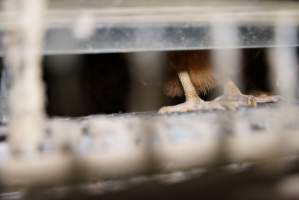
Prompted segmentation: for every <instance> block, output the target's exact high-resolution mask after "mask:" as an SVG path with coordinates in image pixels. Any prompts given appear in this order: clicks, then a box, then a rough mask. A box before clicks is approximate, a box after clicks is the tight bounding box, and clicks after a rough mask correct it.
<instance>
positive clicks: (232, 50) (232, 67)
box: [211, 15, 241, 162]
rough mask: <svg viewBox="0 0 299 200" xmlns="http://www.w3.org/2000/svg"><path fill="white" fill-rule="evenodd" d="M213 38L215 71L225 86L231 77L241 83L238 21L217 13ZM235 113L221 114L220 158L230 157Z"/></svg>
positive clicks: (212, 21)
mask: <svg viewBox="0 0 299 200" xmlns="http://www.w3.org/2000/svg"><path fill="white" fill-rule="evenodd" d="M211 40H212V44H213V50H212V62H213V67H214V73H215V76H216V78H217V81H219V82H218V83H219V85H220V86H223V85H225V84H226V82H227V81H229V80H230V79H233V80H235V82H237V83H238V85H240V84H239V83H240V80H239V79H240V70H239V69H240V60H241V57H240V56H241V55H240V51H239V50H238V49H237V48H236V47H238V45H239V35H238V26H237V23H236V22H235V21H234V20H232V19H231V18H229V17H225V16H221V15H217V16H215V17H214V18H213V19H212V20H211ZM235 120H236V119H235V115H234V113H233V112H231V111H226V112H225V113H222V114H220V115H219V118H218V123H219V144H220V145H219V160H220V162H221V161H225V160H226V159H229V157H228V156H229V155H227V152H228V151H227V141H226V138H227V136H228V135H232V134H234V131H235V130H234V129H235V128H234V126H235V123H236V121H235Z"/></svg>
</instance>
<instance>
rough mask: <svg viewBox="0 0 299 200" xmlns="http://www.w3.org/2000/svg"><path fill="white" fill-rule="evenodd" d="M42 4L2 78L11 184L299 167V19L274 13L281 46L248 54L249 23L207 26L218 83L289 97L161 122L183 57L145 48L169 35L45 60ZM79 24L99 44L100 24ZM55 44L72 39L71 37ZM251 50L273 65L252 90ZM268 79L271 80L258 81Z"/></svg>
mask: <svg viewBox="0 0 299 200" xmlns="http://www.w3.org/2000/svg"><path fill="white" fill-rule="evenodd" d="M14 3H15V2H13V1H7V5H6V7H5V9H7V10H8V11H10V9H12V10H14V9H17V8H16V7H15V4H14ZM43 3H44V1H37V0H30V2H29V1H28V0H27V1H26V4H24V6H23V7H22V6H21V7H22V8H19V9H21V10H20V13H21V14H20V16H19V17H16V22H12V24H13V25H12V26H10V27H8V30H7V32H6V34H7V35H6V40H5V43H4V46H5V49H4V54H3V55H4V57H3V63H4V65H5V70H2V71H3V73H2V79H1V80H5V79H3V77H5V76H7V75H5V74H6V73H7V74H9V76H8V77H9V78H8V79H9V81H7V82H5V83H2V84H1V88H2V87H3V85H7V88H8V89H9V90H8V92H7V93H6V92H5V93H1V94H2V95H3V94H4V96H5V95H8V100H7V102H8V103H7V104H8V110H9V114H8V116H5V114H7V113H4V115H2V116H4V118H5V119H6V120H7V130H6V129H5V128H4V130H5V131H3V132H8V139H7V143H8V148H6V149H4V150H3V151H4V153H2V155H3V156H2V157H1V164H0V180H1V183H2V184H3V186H12V187H19V186H27V187H29V188H34V187H37V186H38V187H43V186H53V185H65V184H77V183H78V182H80V181H87V182H88V181H96V180H110V179H118V178H119V179H121V178H124V177H132V176H140V175H153V174H168V173H174V172H178V171H185V170H194V169H197V170H198V169H201V170H209V169H215V168H219V167H220V166H228V165H229V164H232V163H234V164H236V163H237V164H236V165H237V166H238V167H239V168H242V167H243V165H244V164H245V165H247V164H248V165H251V164H256V165H257V166H258V168H259V169H260V170H261V171H263V170H264V171H268V172H272V173H277V171H280V172H281V171H284V170H285V168H287V167H289V162H290V161H291V160H292V159H296V155H297V154H298V150H299V140H298V136H297V131H298V128H299V127H298V125H297V124H298V122H297V120H298V119H297V112H298V107H297V105H296V92H297V86H298V83H297V76H298V72H297V68H298V63H297V48H296V46H297V43H298V38H297V37H298V36H297V35H298V34H297V27H298V23H297V21H296V20H297V18H296V16H293V15H289V14H288V13H284V12H277V13H275V19H273V20H271V22H268V23H270V26H272V27H273V33H274V34H273V35H274V36H273V38H274V39H273V43H272V44H271V46H273V47H272V48H269V46H267V48H263V49H261V48H259V49H257V48H256V49H243V48H238V47H239V46H242V45H240V43H242V41H241V39H240V38H242V34H241V33H240V31H239V28H240V26H241V24H240V22H239V21H238V19H236V18H233V17H232V16H230V15H227V13H225V14H221V13H217V15H216V14H214V15H213V17H211V18H210V19H209V20H208V26H209V32H208V35H209V44H210V45H211V46H210V51H211V57H212V61H213V64H214V73H216V74H218V75H219V77H223V78H222V79H220V80H219V81H220V83H219V85H223V84H224V83H223V82H221V81H224V80H225V79H227V77H232V78H233V79H234V80H235V82H236V83H237V84H238V85H239V86H240V87H241V88H243V89H245V90H246V89H247V90H248V91H249V90H251V89H252V90H257V89H266V90H268V91H269V92H274V93H276V94H280V95H281V96H282V97H283V98H285V100H283V101H281V102H280V103H278V104H275V105H267V106H263V107H257V108H252V109H241V110H239V111H230V110H228V111H213V112H192V113H181V114H169V115H158V114H156V111H157V110H158V108H160V107H161V106H163V105H165V103H168V100H167V99H166V100H163V93H162V89H161V88H162V83H163V79H164V76H165V74H166V75H167V69H165V67H164V66H165V65H166V64H165V52H166V51H170V50H172V51H173V50H176V49H167V48H166V49H163V48H162V47H163V46H162V47H159V48H157V49H155V50H153V49H149V50H147V49H146V47H147V46H150V45H151V44H150V43H151V42H152V40H153V39H152V38H154V39H156V40H161V39H163V37H162V36H161V32H160V30H159V31H157V32H153V33H152V32H150V31H149V30H150V29H146V30H143V29H142V26H140V27H138V29H137V31H136V32H135V33H134V37H135V40H136V41H135V43H132V46H134V45H136V46H137V47H140V46H138V45H139V44H143V45H144V49H138V48H136V49H137V50H136V51H133V50H130V51H128V52H125V51H123V50H122V51H120V52H119V53H115V52H114V53H111V52H110V53H109V52H106V53H102V54H92V55H91V54H90V55H81V54H80V53H78V52H77V53H76V54H68V55H54V53H53V52H52V53H51V55H46V56H45V57H43V50H42V48H43V44H44V43H45V41H44V39H43V38H46V37H47V36H46V35H45V28H46V26H45V22H44V21H45V19H44V17H43V12H44V11H45V10H44V9H45V8H44V5H43ZM27 4H30V5H34V6H26V5H27ZM86 16H87V17H86ZM81 17H82V18H79V21H77V22H76V23H75V25H74V26H75V27H77V29H75V31H74V34H77V37H78V38H81V39H80V40H82V41H83V42H84V40H85V39H86V38H88V37H92V32H94V31H95V28H94V27H92V26H94V24H93V23H95V22H93V18H92V17H90V16H89V15H88V14H85V15H82V16H81ZM297 17H298V16H297ZM23 19H25V20H23ZM200 25H201V24H199V26H200ZM268 25H269V24H268ZM194 26H196V25H194ZM24 27H25V28H24ZM26 27H32V28H30V29H28V28H26ZM82 27H83V28H82ZM153 29H155V26H154V27H153ZM116 35H117V34H116ZM162 35H163V34H162ZM164 37H165V35H164ZM148 38H151V39H148ZM52 40H58V41H60V42H62V41H61V38H51V41H52ZM185 40H187V39H185ZM82 41H81V42H82ZM137 44H138V45H137ZM284 44H286V45H284ZM290 44H292V45H290ZM212 47H214V48H212ZM215 47H217V48H215ZM259 47H260V46H259ZM251 48H252V47H251ZM190 49H191V48H190ZM199 49H201V48H199ZM146 50H147V51H146ZM178 50H182V49H178ZM244 52H245V53H244ZM108 53H109V54H108ZM252 54H253V57H256V56H260V55H261V54H262V55H263V57H262V59H264V61H261V62H267V66H263V67H267V68H266V69H265V68H263V69H257V73H258V79H257V78H256V81H257V82H258V83H257V85H254V86H250V84H249V83H247V82H246V81H249V82H250V79H249V80H248V76H247V72H248V71H249V72H250V71H251V70H253V71H254V67H252V66H242V65H243V63H246V62H244V59H248V58H246V57H245V56H242V55H249V58H250V55H252ZM42 58H44V60H43V64H44V66H43V67H42V61H41V59H42ZM250 60H251V59H250ZM265 60H266V61H265ZM261 62H259V64H260V63H261ZM250 64H251V63H250V62H249V64H248V63H247V65H250ZM242 68H244V70H243V72H242V70H240V69H242ZM252 68H253V69H252ZM263 70H265V71H263ZM261 73H265V77H260V75H261ZM260 79H263V80H260ZM267 79H269V81H267ZM242 85H243V86H242ZM256 86H257V88H256ZM3 90H4V89H2V91H3ZM216 93H219V91H216ZM207 98H208V97H207ZM46 99H47V101H46ZM178 101H180V99H179V100H178ZM4 102H5V101H4ZM4 104H5V103H4ZM0 105H1V104H0ZM1 107H2V105H1ZM4 107H5V105H4ZM46 111H47V113H46ZM144 111H147V112H144ZM148 111H151V112H148ZM118 112H124V114H119V113H118ZM135 112H137V113H135ZM107 113H109V115H107ZM229 166H231V165H229ZM265 169H266V170H265ZM196 173H197V171H196ZM196 173H195V174H196ZM191 174H192V173H191ZM198 174H201V171H200V172H198ZM161 176H162V179H163V175H161ZM176 176H177V174H174V177H176ZM184 176H185V175H184ZM186 176H188V175H186ZM191 176H192V175H191ZM156 178H157V177H156ZM170 178H173V177H172V176H171V177H170ZM166 179H167V178H166ZM179 179H180V178H179ZM182 179H184V178H182ZM137 182H138V181H137ZM102 187H105V186H102ZM100 190H105V188H104V189H103V188H101V189H100ZM108 190H109V189H108Z"/></svg>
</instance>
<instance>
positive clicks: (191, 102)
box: [159, 71, 225, 113]
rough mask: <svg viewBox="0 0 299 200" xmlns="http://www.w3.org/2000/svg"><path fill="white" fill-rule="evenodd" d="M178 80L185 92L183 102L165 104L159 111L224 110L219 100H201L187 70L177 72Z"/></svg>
mask: <svg viewBox="0 0 299 200" xmlns="http://www.w3.org/2000/svg"><path fill="white" fill-rule="evenodd" d="M178 77H179V80H180V82H181V84H182V87H183V91H184V94H185V99H186V100H185V102H184V103H182V104H178V105H175V106H165V107H162V108H161V109H160V110H159V113H171V112H189V111H197V110H224V109H225V107H223V106H222V105H221V101H210V102H206V101H204V100H202V99H201V98H200V97H199V96H198V94H197V92H196V89H195V87H194V85H193V83H192V81H191V78H190V75H189V73H188V72H187V71H181V72H178Z"/></svg>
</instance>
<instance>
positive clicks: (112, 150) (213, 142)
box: [0, 108, 299, 186]
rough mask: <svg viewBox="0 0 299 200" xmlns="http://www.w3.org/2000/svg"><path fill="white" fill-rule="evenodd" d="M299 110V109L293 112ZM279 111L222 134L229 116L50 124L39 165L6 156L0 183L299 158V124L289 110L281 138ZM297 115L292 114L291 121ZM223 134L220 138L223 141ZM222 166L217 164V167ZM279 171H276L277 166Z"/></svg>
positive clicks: (247, 117) (241, 115)
mask: <svg viewBox="0 0 299 200" xmlns="http://www.w3.org/2000/svg"><path fill="white" fill-rule="evenodd" d="M292 109H293V110H296V109H297V108H292ZM278 112H279V111H278V110H276V109H275V108H272V109H269V108H258V109H250V110H241V111H239V112H237V113H236V125H235V126H236V127H235V133H233V134H232V135H224V136H223V135H221V134H222V131H221V129H220V128H221V127H220V126H219V124H216V123H215V122H217V119H218V117H219V115H221V114H224V115H225V112H223V113H222V112H211V113H191V114H174V115H166V116H165V115H151V114H141V115H140V114H139V115H136V116H135V115H133V114H128V115H115V116H114V115H112V116H104V115H103V116H97V117H96V116H94V117H89V118H85V119H72V120H65V119H53V120H51V121H50V123H49V125H48V127H49V128H48V132H47V134H46V135H45V136H44V139H43V140H42V141H41V142H40V157H38V159H29V160H28V159H22V158H13V157H9V156H7V155H1V156H2V157H5V159H2V162H1V164H0V180H1V182H2V183H3V184H5V185H9V186H16V185H24V184H25V185H27V184H29V185H32V184H33V185H35V184H37V185H44V184H46V185H47V184H51V185H52V184H58V183H64V182H65V181H67V180H69V179H71V178H72V177H73V175H72V174H73V173H76V178H78V179H80V178H82V179H86V178H87V179H88V177H93V179H100V180H102V179H111V178H114V177H127V176H133V175H136V174H147V173H149V172H150V173H164V172H173V171H177V170H188V169H194V168H198V167H209V166H213V165H216V164H217V165H218V164H221V163H222V164H227V163H235V162H257V163H259V162H264V161H266V160H267V161H271V160H273V161H275V160H276V159H278V158H283V157H288V156H293V155H296V154H298V152H299V137H298V134H297V133H298V131H299V126H298V119H297V118H296V117H295V116H293V115H295V114H294V112H289V113H290V116H286V115H285V116H284V117H285V118H288V119H289V120H287V122H284V124H281V126H282V129H281V130H283V131H281V132H279V133H277V130H276V131H274V130H273V129H274V128H275V127H276V125H275V124H274V123H277V122H276V120H275V119H273V118H270V117H269V116H275V114H276V113H278ZM291 115H292V116H291ZM220 136H221V137H220ZM219 162H220V163H219ZM273 168H275V165H273Z"/></svg>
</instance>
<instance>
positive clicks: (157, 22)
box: [0, 1, 299, 54]
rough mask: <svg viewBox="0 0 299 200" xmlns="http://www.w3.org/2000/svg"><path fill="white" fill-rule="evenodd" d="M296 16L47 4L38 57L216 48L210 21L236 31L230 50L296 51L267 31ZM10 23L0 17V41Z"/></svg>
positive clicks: (192, 5)
mask: <svg viewBox="0 0 299 200" xmlns="http://www.w3.org/2000/svg"><path fill="white" fill-rule="evenodd" d="M170 2H171V3H170ZM282 8H283V10H282ZM298 10H299V5H298V3H297V2H291V1H284V2H277V1H275V2H272V1H258V2H256V3H250V4H249V3H246V2H245V1H226V2H223V1H212V2H209V1H75V2H73V1H50V2H49V6H48V11H47V13H46V21H47V31H46V36H45V47H44V53H45V54H65V53H104V52H132V51H151V50H174V49H175V50H179V49H211V48H221V46H219V45H217V46H215V45H214V44H213V42H212V41H211V38H210V37H209V35H210V34H209V33H210V23H211V22H212V20H213V17H215V15H219V16H220V19H222V20H224V25H225V18H227V19H228V21H230V20H231V19H233V20H235V22H236V23H237V25H238V26H239V27H238V29H239V30H238V32H239V35H240V44H238V45H237V46H236V45H234V44H231V47H233V48H234V47H237V48H240V47H241V48H250V47H271V46H297V45H298V40H297V42H296V43H287V42H282V43H275V42H274V33H273V25H274V24H275V20H276V19H277V16H279V15H282V16H286V17H292V18H293V20H294V22H295V23H297V22H298ZM14 18H15V17H14V16H13V13H4V12H1V13H0V19H1V20H0V30H1V31H0V37H3V31H5V30H6V28H7V27H9V26H10V25H11V23H12V22H13V20H12V19H14ZM1 41H2V40H1ZM226 47H227V46H226ZM2 50H3V44H2V42H1V43H0V51H2Z"/></svg>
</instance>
